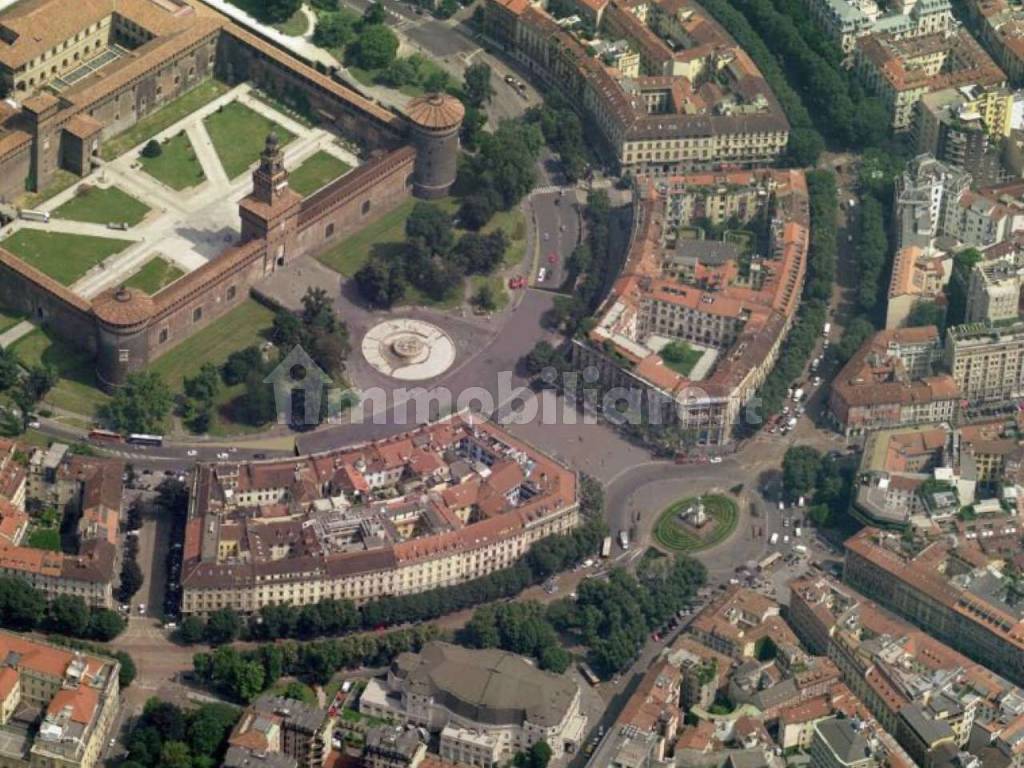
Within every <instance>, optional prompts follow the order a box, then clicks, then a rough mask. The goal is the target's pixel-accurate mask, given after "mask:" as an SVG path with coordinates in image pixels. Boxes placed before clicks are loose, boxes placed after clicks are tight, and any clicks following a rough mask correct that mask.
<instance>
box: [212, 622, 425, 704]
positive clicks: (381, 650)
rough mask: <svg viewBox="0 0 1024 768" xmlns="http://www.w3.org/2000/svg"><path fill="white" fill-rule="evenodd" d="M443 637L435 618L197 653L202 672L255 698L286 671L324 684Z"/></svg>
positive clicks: (224, 689)
mask: <svg viewBox="0 0 1024 768" xmlns="http://www.w3.org/2000/svg"><path fill="white" fill-rule="evenodd" d="M441 638H443V635H442V634H441V632H440V630H438V628H437V627H435V626H434V625H432V624H423V625H420V626H416V627H411V628H409V629H397V630H394V631H391V632H381V633H374V634H361V635H348V636H347V637H342V638H336V639H331V640H318V641H314V642H310V643H300V642H296V641H294V640H286V641H283V642H279V643H267V644H264V645H260V646H258V647H256V648H254V649H251V650H245V651H240V650H238V649H236V648H234V647H233V646H230V645H224V646H221V647H220V648H217V649H216V650H215V651H213V652H212V653H197V654H196V655H195V656H194V657H193V659H192V666H193V669H194V670H195V673H196V676H197V677H199V679H200V680H202V681H204V682H205V683H207V684H209V685H211V686H213V687H214V688H216V689H217V690H218V691H220V692H221V693H223V694H225V695H227V696H230V697H231V698H233V699H235V700H238V701H244V702H249V701H252V700H253V699H254V698H256V697H257V696H259V695H260V693H262V692H263V691H265V690H266V689H268V688H270V687H271V686H273V685H274V684H275V683H276V682H277V681H278V680H279V679H280V678H281V677H282V676H283V675H290V676H294V677H301V678H304V679H307V680H310V681H312V682H314V683H319V684H324V683H326V682H327V681H328V680H330V679H331V676H332V675H334V673H335V672H337V671H339V670H342V669H349V668H354V667H381V666H385V665H387V664H390V663H391V660H392V659H394V658H395V656H397V655H398V654H400V653H404V652H406V651H418V650H419V649H420V648H422V647H423V645H424V643H427V642H430V641H431V640H437V639H441Z"/></svg>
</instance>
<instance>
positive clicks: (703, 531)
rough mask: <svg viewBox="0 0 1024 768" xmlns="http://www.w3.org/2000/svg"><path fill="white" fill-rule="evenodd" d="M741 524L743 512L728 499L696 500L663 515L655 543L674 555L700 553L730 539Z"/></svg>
mask: <svg viewBox="0 0 1024 768" xmlns="http://www.w3.org/2000/svg"><path fill="white" fill-rule="evenodd" d="M738 520H739V508H738V507H737V506H736V502H735V501H733V500H732V499H730V498H728V497H727V496H722V495H717V494H709V495H706V496H692V497H690V498H686V499H680V500H679V501H676V502H673V503H672V504H670V505H669V506H668V507H667V508H666V509H665V510H663V511H662V513H661V514H660V515H659V516H658V521H657V523H656V524H655V526H654V540H655V542H656V543H657V544H658V545H659V546H661V547H663V548H664V549H667V550H670V551H672V552H687V553H693V552H699V551H701V550H704V549H708V548H710V547H713V546H715V545H716V544H721V543H722V542H723V541H725V540H726V539H727V538H729V536H731V535H732V533H733V531H735V530H736V523H737V521H738Z"/></svg>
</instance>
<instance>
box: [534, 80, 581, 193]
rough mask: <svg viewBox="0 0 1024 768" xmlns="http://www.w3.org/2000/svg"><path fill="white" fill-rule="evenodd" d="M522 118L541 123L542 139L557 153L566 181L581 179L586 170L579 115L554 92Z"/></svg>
mask: <svg viewBox="0 0 1024 768" xmlns="http://www.w3.org/2000/svg"><path fill="white" fill-rule="evenodd" d="M524 119H525V120H526V121H527V122H530V123H536V124H537V125H539V126H540V130H541V133H542V134H543V135H544V141H546V142H547V144H548V146H549V147H551V149H552V150H553V151H555V152H557V153H558V156H559V157H560V158H561V160H562V171H563V172H564V173H565V176H566V179H567V180H568V181H569V182H575V181H578V180H579V179H581V178H583V175H584V174H585V173H586V170H587V150H586V142H585V140H584V136H583V124H582V123H581V122H580V118H579V115H577V114H576V111H575V110H574V109H573V108H572V107H570V106H569V105H568V104H567V103H566V102H565V100H564V99H563V98H562V97H561V96H559V95H558V94H557V93H554V92H552V93H550V94H548V96H547V97H546V98H545V101H544V103H543V104H542V105H540V106H537V107H531V108H530V109H529V110H528V111H527V112H526V114H525V115H524Z"/></svg>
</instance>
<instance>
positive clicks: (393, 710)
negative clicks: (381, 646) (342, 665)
mask: <svg viewBox="0 0 1024 768" xmlns="http://www.w3.org/2000/svg"><path fill="white" fill-rule="evenodd" d="M359 710H360V712H362V713H364V714H368V715H371V716H373V717H381V718H386V719H388V720H392V721H396V722H400V723H410V724H413V725H415V726H418V727H422V728H426V729H427V730H429V731H431V732H432V733H439V734H440V754H441V757H442V758H444V759H446V760H451V761H453V762H459V763H465V764H466V765H470V766H479V768H494V767H495V766H499V765H505V764H506V763H507V762H508V761H509V760H510V759H511V758H512V757H513V756H514V755H515V754H516V753H517V752H525V751H527V750H529V748H530V747H531V746H533V745H534V744H535V743H537V742H538V741H541V740H543V741H545V742H547V744H548V746H549V747H551V751H552V755H553V757H555V758H556V759H557V758H560V757H561V756H562V755H564V754H566V753H567V752H575V751H576V749H577V748H578V747H579V746H581V745H582V740H583V735H584V728H585V726H586V721H587V718H586V716H585V715H583V714H582V712H581V711H580V690H579V687H578V686H577V685H576V683H574V682H573V681H571V680H570V679H569V678H568V677H566V676H564V675H556V674H553V673H551V672H542V671H541V670H539V669H537V668H536V667H534V666H533V665H532V664H529V663H527V662H526V661H525V660H524V659H522V658H520V657H518V656H515V655H513V654H510V653H506V652H504V651H498V650H493V649H486V650H470V649H466V648H461V647H459V646H455V645H449V644H448V643H442V642H437V641H435V642H431V643H428V644H427V645H426V646H424V647H423V649H422V650H421V651H420V652H419V653H416V654H413V653H403V654H401V655H400V656H399V657H398V658H397V659H395V661H394V662H393V663H392V665H391V667H390V669H389V670H388V673H387V676H386V678H385V679H378V678H375V679H373V680H371V681H370V683H369V684H368V685H367V687H366V689H365V690H364V691H363V694H362V696H361V698H360V701H359Z"/></svg>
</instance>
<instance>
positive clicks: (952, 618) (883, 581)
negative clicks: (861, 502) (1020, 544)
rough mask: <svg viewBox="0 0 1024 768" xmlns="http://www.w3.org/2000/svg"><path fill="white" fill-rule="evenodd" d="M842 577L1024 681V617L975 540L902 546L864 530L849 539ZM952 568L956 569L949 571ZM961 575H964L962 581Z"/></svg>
mask: <svg viewBox="0 0 1024 768" xmlns="http://www.w3.org/2000/svg"><path fill="white" fill-rule="evenodd" d="M845 546H846V562H845V567H844V570H843V579H844V580H845V581H846V582H847V583H849V584H850V585H851V586H853V587H854V588H855V589H857V590H858V591H860V592H863V593H865V594H870V595H871V596H872V597H873V598H874V599H876V600H877V601H878V602H879V603H881V604H882V605H884V606H886V607H888V608H890V609H892V610H893V611H895V612H896V613H898V614H900V615H901V616H904V617H906V618H907V619H909V620H910V621H912V622H914V623H915V624H917V625H918V626H920V627H921V628H922V629H924V630H925V631H926V632H928V633H929V634H930V635H933V636H934V637H935V638H936V639H937V640H939V641H941V642H944V643H947V644H949V645H950V646H952V647H953V648H955V649H957V650H959V651H961V652H962V653H963V654H965V655H966V656H968V657H970V658H972V659H974V660H975V661H978V662H979V663H981V664H984V665H986V666H987V667H989V668H990V669H996V670H999V672H1000V673H1001V674H1003V675H1005V676H1006V677H1007V678H1009V679H1010V680H1011V681H1013V682H1014V683H1016V684H1018V685H1020V684H1021V683H1024V620H1022V616H1021V614H1020V609H1019V607H1016V606H1014V605H1011V604H1010V603H1008V602H1007V600H1006V584H1005V582H1003V581H1002V580H1001V579H999V578H998V577H995V576H993V575H992V574H991V573H990V572H989V571H988V569H987V566H988V564H989V562H990V561H989V558H988V557H987V556H985V555H984V554H983V552H982V551H981V549H980V544H979V542H978V540H977V539H973V540H972V539H968V538H966V537H965V538H963V539H960V538H956V546H955V547H954V546H953V543H952V542H951V541H950V539H949V538H948V537H947V538H943V539H937V540H935V541H932V542H928V543H926V544H925V545H924V546H923V547H920V548H917V549H915V548H913V547H904V546H903V545H902V543H901V542H900V540H899V536H898V535H893V534H886V533H883V532H882V531H879V530H878V529H876V528H865V529H863V530H862V531H860V532H859V533H857V534H855V535H854V536H852V537H851V538H850V539H848V540H847V541H846V545H845ZM947 564H952V565H953V567H954V570H951V571H945V572H944V569H945V568H946V567H947ZM961 570H964V573H963V574H962V575H960V576H957V575H956V574H960V572H961Z"/></svg>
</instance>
